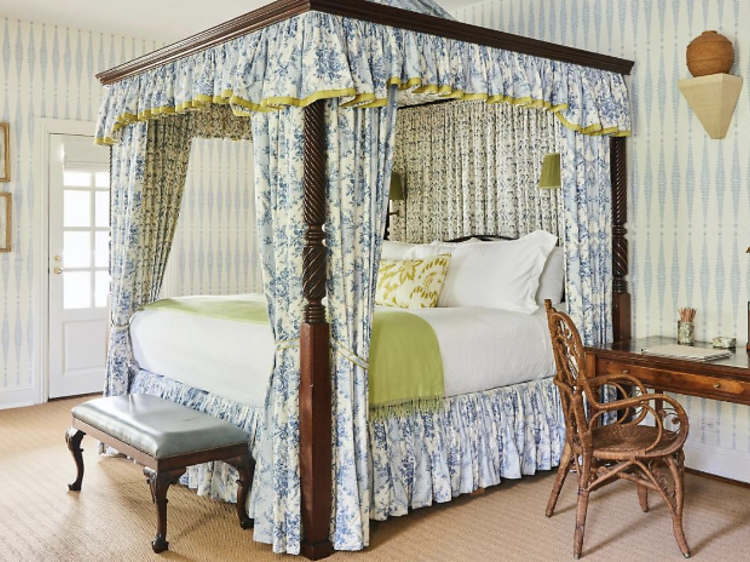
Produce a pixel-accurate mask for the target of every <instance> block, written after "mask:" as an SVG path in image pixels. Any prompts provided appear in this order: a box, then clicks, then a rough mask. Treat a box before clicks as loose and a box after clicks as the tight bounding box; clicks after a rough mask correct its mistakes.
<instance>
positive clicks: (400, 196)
mask: <svg viewBox="0 0 750 562" xmlns="http://www.w3.org/2000/svg"><path fill="white" fill-rule="evenodd" d="M388 200H389V201H403V200H404V182H403V179H402V178H401V174H397V173H395V172H394V173H392V174H391V189H390V191H389V193H388ZM388 214H390V215H396V216H399V215H400V213H399V211H393V212H391V213H388Z"/></svg>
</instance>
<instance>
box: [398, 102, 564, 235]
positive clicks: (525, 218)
mask: <svg viewBox="0 0 750 562" xmlns="http://www.w3.org/2000/svg"><path fill="white" fill-rule="evenodd" d="M396 138H397V141H396V156H395V161H394V169H395V171H396V172H397V173H400V174H402V177H403V179H404V182H405V185H406V192H407V194H406V200H405V201H402V202H398V203H396V202H394V203H393V206H394V210H399V211H400V215H398V216H396V217H394V219H393V221H392V224H393V226H392V227H391V231H392V233H393V236H391V238H392V239H395V240H402V241H406V242H412V243H425V242H431V241H433V240H450V239H453V238H458V237H460V236H467V235H470V234H499V235H502V236H508V237H512V238H517V237H520V236H523V235H525V234H528V233H530V232H533V231H534V230H538V229H542V230H546V231H548V232H551V233H552V234H555V235H558V233H559V232H561V231H562V227H561V221H562V210H561V207H562V206H561V197H560V194H559V190H540V189H539V188H538V183H539V174H540V171H541V164H542V158H543V157H544V155H545V154H548V153H550V152H557V151H558V150H559V144H560V141H561V138H562V126H561V124H560V122H559V120H558V119H556V118H555V117H554V115H553V114H551V113H549V112H545V111H540V110H538V109H528V108H523V107H518V106H514V105H511V104H500V105H496V104H485V103H483V102H476V101H474V102H451V103H444V104H437V105H428V106H424V107H415V108H407V109H402V110H401V111H400V112H399V117H398V127H397V137H396Z"/></svg>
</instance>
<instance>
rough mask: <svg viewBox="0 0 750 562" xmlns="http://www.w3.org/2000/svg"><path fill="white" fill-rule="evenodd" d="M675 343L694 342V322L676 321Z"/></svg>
mask: <svg viewBox="0 0 750 562" xmlns="http://www.w3.org/2000/svg"><path fill="white" fill-rule="evenodd" d="M677 343H679V344H680V345H693V344H694V343H695V323H693V322H686V321H683V320H678V321H677Z"/></svg>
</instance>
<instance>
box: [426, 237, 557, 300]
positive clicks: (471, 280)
mask: <svg viewBox="0 0 750 562" xmlns="http://www.w3.org/2000/svg"><path fill="white" fill-rule="evenodd" d="M556 242H557V238H556V237H555V236H553V235H552V234H550V233H549V232H545V231H543V230H537V231H536V232H532V233H531V234H528V235H526V236H524V237H523V238H519V239H518V240H512V241H501V242H482V243H481V244H461V245H460V246H458V247H456V248H454V249H453V250H452V252H451V255H452V258H451V265H450V267H449V268H448V275H447V276H446V278H445V283H444V284H443V290H442V291H441V293H440V300H439V301H438V306H442V307H455V306H476V307H483V308H497V309H501V310H508V311H511V312H523V313H526V314H533V313H534V312H536V311H537V310H538V309H539V306H538V305H537V303H536V299H535V297H536V293H537V290H538V289H539V277H540V276H541V274H542V270H543V269H544V265H545V263H546V262H547V258H548V257H549V254H550V253H551V252H552V250H553V248H554V247H555V243H556Z"/></svg>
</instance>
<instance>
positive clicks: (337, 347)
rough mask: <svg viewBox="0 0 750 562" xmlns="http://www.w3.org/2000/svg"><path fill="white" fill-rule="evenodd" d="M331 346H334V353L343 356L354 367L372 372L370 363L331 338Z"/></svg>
mask: <svg viewBox="0 0 750 562" xmlns="http://www.w3.org/2000/svg"><path fill="white" fill-rule="evenodd" d="M331 344H332V345H333V351H334V352H336V353H338V354H339V355H341V357H343V358H344V359H346V360H347V361H349V362H350V363H353V364H354V365H357V366H358V367H361V368H363V369H364V370H365V371H369V370H370V362H369V361H367V360H366V359H362V358H361V357H360V356H359V355H357V354H356V353H354V352H353V351H352V350H351V349H349V348H348V347H346V346H345V345H344V344H343V343H341V342H340V341H338V340H336V339H333V338H331Z"/></svg>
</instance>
